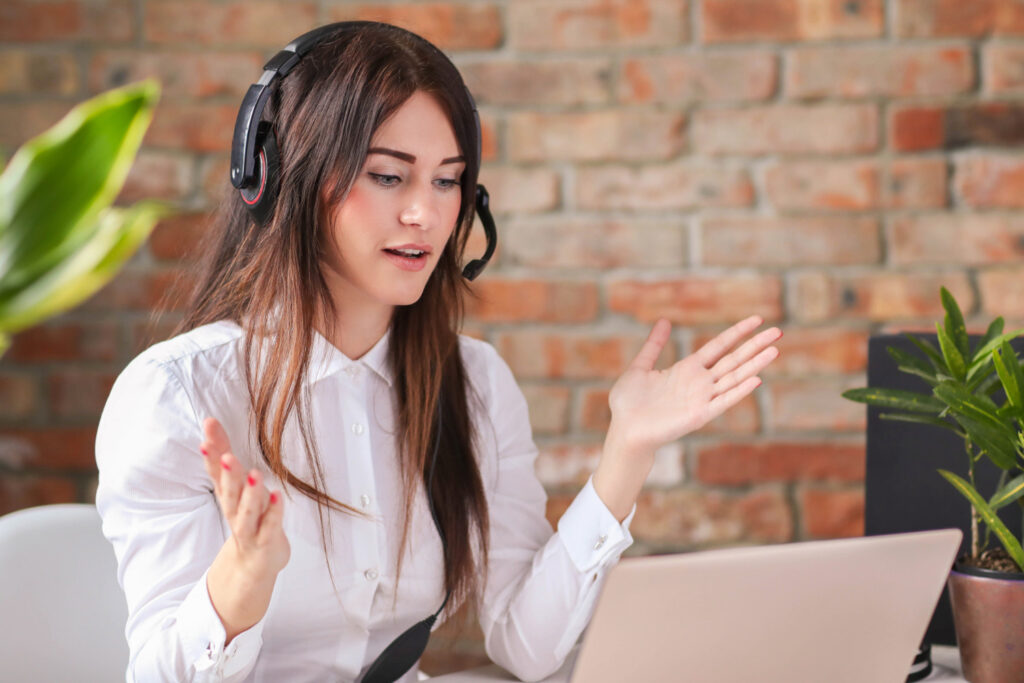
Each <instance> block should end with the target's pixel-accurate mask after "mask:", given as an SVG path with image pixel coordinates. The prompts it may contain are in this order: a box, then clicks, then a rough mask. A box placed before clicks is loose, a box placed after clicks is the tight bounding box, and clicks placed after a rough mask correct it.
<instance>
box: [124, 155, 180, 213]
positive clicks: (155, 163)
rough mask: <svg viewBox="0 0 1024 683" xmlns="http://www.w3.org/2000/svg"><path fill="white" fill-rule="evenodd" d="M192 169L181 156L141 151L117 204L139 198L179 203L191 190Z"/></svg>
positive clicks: (131, 201)
mask: <svg viewBox="0 0 1024 683" xmlns="http://www.w3.org/2000/svg"><path fill="white" fill-rule="evenodd" d="M192 166H193V163H192V160H191V159H189V158H188V157H186V156H184V155H182V154H179V153H176V152H170V151H166V152H165V151H157V150H149V149H143V150H141V151H140V152H139V154H138V156H136V157H135V163H133V164H132V168H131V171H130V172H129V173H128V178H127V179H126V180H125V184H124V187H123V188H122V189H121V193H120V194H119V195H118V196H117V201H118V203H120V204H130V203H133V202H136V201H139V200H140V199H164V200H169V201H180V200H182V199H184V198H185V197H186V196H187V195H188V194H189V192H190V191H191V189H192V188H191V186H192Z"/></svg>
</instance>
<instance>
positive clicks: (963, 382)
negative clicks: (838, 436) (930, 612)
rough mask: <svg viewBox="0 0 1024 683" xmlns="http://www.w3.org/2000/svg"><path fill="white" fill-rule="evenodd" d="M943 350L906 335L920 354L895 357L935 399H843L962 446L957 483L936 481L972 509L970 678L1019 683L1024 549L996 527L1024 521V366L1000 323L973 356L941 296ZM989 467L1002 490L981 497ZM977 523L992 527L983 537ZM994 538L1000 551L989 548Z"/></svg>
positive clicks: (959, 573)
mask: <svg viewBox="0 0 1024 683" xmlns="http://www.w3.org/2000/svg"><path fill="white" fill-rule="evenodd" d="M941 296H942V304H943V308H944V309H945V311H946V315H945V320H944V322H943V323H942V324H939V323H937V324H936V332H937V336H938V348H936V347H935V345H933V344H931V343H930V342H929V341H927V340H925V339H923V338H921V337H918V336H915V335H912V334H908V335H907V337H908V338H909V339H910V341H911V342H913V344H914V346H915V347H916V348H917V349H918V350H919V351H920V354H919V355H918V354H913V353H910V352H907V351H904V350H901V349H897V348H894V347H889V348H888V349H887V351H888V352H889V354H890V355H891V356H892V357H893V359H894V360H895V361H896V363H897V366H898V367H899V369H900V370H901V371H902V372H906V373H910V374H912V375H915V376H917V377H919V378H921V379H922V380H923V381H924V382H926V383H927V385H928V386H929V387H930V388H931V393H929V394H925V393H918V392H912V391H903V390H897V389H884V388H871V387H868V388H861V389H852V390H850V391H847V392H845V393H844V394H843V396H844V397H845V398H848V399H850V400H853V401H858V402H861V403H866V404H868V405H872V406H876V407H878V408H882V409H883V410H885V411H886V412H884V413H882V414H881V415H880V417H881V418H882V419H888V420H902V421H906V422H915V423H922V424H929V425H934V426H936V427H939V428H943V429H949V430H951V431H953V432H955V433H956V434H957V435H958V436H959V437H960V438H961V439H962V440H963V442H964V452H965V460H964V462H965V468H964V471H963V472H962V473H960V474H957V473H954V472H950V471H948V470H939V471H938V473H939V474H940V475H941V476H942V477H944V478H945V479H946V480H947V481H948V482H949V483H950V484H951V485H952V486H953V487H955V488H956V490H957V491H959V492H960V493H961V494H962V495H963V496H964V497H966V498H967V500H968V501H969V502H970V505H971V525H970V529H971V533H970V539H971V542H970V552H969V553H968V554H965V555H963V556H961V557H960V558H958V560H957V563H956V564H955V565H954V568H953V571H952V572H951V573H950V579H949V590H950V599H951V602H952V606H953V618H954V623H955V628H956V633H957V643H958V645H959V647H960V655H961V661H962V664H963V671H964V676H965V678H967V680H969V681H972V682H973V683H1002V682H1008V681H1020V680H1022V679H1021V676H1022V673H1021V672H1024V639H1022V638H1021V636H1022V635H1024V548H1022V543H1021V539H1018V538H1017V537H1016V536H1014V535H1013V534H1012V533H1011V532H1010V530H1009V529H1008V528H1007V526H1006V524H1004V523H1003V521H1002V520H1001V519H1000V518H999V516H998V512H999V510H1000V509H1002V508H1005V507H1007V506H1014V507H1016V508H1018V509H1019V510H1020V512H1021V514H1022V515H1024V363H1022V362H1021V359H1019V358H1018V357H1017V355H1016V353H1015V352H1014V351H1013V349H1012V348H1011V347H1010V344H1009V340H1010V339H1012V338H1014V337H1017V336H1020V334H1022V333H1024V330H1017V331H1014V332H1009V333H1004V332H1003V327H1004V322H1003V319H1002V318H996V320H994V321H993V322H992V324H991V325H989V327H988V330H987V332H986V333H985V335H984V336H983V337H982V338H981V340H980V341H979V342H978V343H977V344H976V345H975V346H974V347H973V348H972V347H971V343H970V338H969V337H968V334H967V329H966V326H965V324H964V319H963V314H962V313H961V310H960V307H959V306H958V305H957V303H956V300H955V299H954V298H953V296H952V295H951V294H950V293H949V292H948V291H947V290H946V289H945V288H943V289H942V291H941ZM982 458H987V459H988V460H989V461H990V462H991V463H992V464H994V465H995V466H996V467H998V468H999V470H1001V478H1000V481H999V484H998V485H997V487H996V490H994V491H991V492H988V495H987V496H986V495H983V493H982V492H980V491H978V489H977V482H976V480H975V468H976V465H977V463H978V462H979V461H980V460H981V459H982ZM980 523H983V524H984V526H985V533H984V536H982V534H981V533H980ZM993 536H994V537H995V539H997V540H998V542H999V543H998V547H991V548H990V547H989V546H990V545H991V544H992V540H993Z"/></svg>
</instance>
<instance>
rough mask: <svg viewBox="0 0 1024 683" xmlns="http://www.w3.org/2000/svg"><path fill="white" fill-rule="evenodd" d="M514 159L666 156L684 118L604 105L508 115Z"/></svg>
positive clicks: (678, 141) (679, 138) (675, 148)
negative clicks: (584, 109) (593, 108)
mask: <svg viewBox="0 0 1024 683" xmlns="http://www.w3.org/2000/svg"><path fill="white" fill-rule="evenodd" d="M507 119H508V122H507V130H508V133H507V134H508V150H509V158H510V159H511V160H513V161H560V160H565V161H620V160H637V161H641V160H642V161H649V160H652V159H666V158H669V157H672V156H675V154H676V153H678V152H679V151H680V150H681V149H682V146H683V129H684V126H685V117H684V115H683V114H680V113H675V112H654V111H632V110H619V109H608V110H601V111H592V112H584V113H557V114H544V113H538V112H532V111H524V112H510V113H509V114H508V115H507Z"/></svg>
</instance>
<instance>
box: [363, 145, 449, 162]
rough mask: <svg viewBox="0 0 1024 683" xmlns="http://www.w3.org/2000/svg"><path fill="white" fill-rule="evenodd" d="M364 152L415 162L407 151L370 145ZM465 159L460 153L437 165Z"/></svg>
mask: <svg viewBox="0 0 1024 683" xmlns="http://www.w3.org/2000/svg"><path fill="white" fill-rule="evenodd" d="M366 153H367V154H386V155H388V156H390V157H395V158H396V159H401V160H402V161H405V162H408V163H410V164H415V163H416V157H415V156H414V155H412V154H409V153H408V152H399V151H398V150H397V149H388V148H387V147H371V148H370V149H368V150H366ZM465 160H466V157H464V156H462V155H461V154H460V155H459V156H457V157H448V158H447V159H442V160H441V163H440V164H439V166H445V165H447V164H455V163H458V162H464V161H465Z"/></svg>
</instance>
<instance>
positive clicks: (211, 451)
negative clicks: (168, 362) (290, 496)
mask: <svg viewBox="0 0 1024 683" xmlns="http://www.w3.org/2000/svg"><path fill="white" fill-rule="evenodd" d="M203 432H204V434H205V436H206V439H205V440H204V441H203V443H202V444H200V447H199V448H200V451H201V452H202V454H203V458H204V459H205V461H206V471H207V473H208V474H209V475H210V479H211V480H212V482H213V490H214V493H215V495H216V496H217V503H218V504H219V505H220V509H221V512H222V513H223V514H224V518H225V519H226V520H227V522H228V526H229V527H230V528H231V536H230V537H229V538H228V539H227V541H225V542H224V545H223V546H222V547H221V550H220V552H219V553H218V554H217V557H216V558H215V559H214V561H213V564H212V565H211V566H210V571H209V573H208V574H207V582H206V585H207V590H208V591H209V593H210V601H211V602H212V603H213V607H214V609H215V610H216V611H217V615H218V616H219V617H220V619H221V622H222V623H223V624H224V629H225V631H226V632H227V638H226V640H225V644H227V643H228V642H231V639H232V638H234V637H235V636H236V635H237V634H239V633H241V632H242V631H244V630H246V629H248V628H250V627H252V626H253V625H254V624H256V622H258V621H259V620H260V619H262V618H263V615H264V614H266V611H267V607H268V606H269V604H270V596H271V594H272V593H273V590H274V582H275V581H276V579H277V575H278V573H279V572H280V571H281V570H282V569H284V567H285V565H287V564H288V558H289V557H290V555H291V546H290V545H289V543H288V538H287V537H286V536H285V533H284V528H283V526H282V519H283V516H284V502H283V500H282V497H281V492H280V491H274V492H270V491H268V490H267V487H266V486H265V485H264V482H263V475H262V474H261V473H260V472H259V471H258V470H255V469H253V470H249V471H248V472H244V471H243V469H242V464H241V463H240V462H239V461H238V459H237V458H236V457H235V456H234V455H233V454H232V452H231V443H230V442H229V441H228V436H227V433H226V432H225V431H224V428H223V427H222V426H221V424H220V422H218V421H217V420H216V419H214V418H212V417H210V418H207V419H206V420H204V421H203Z"/></svg>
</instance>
